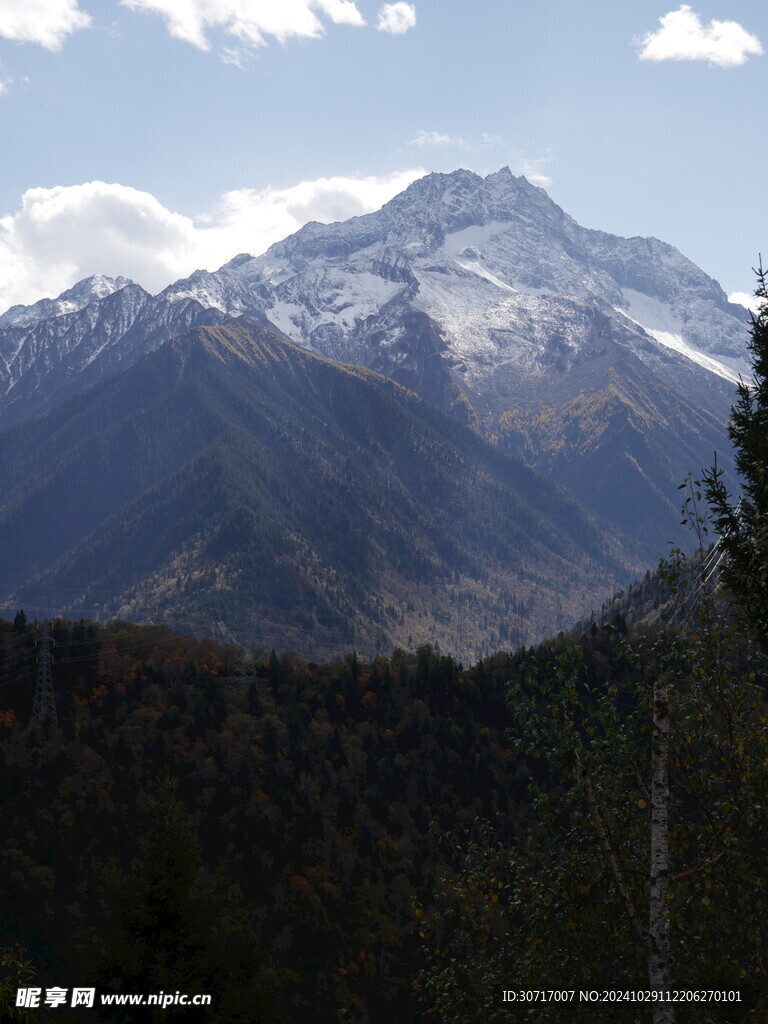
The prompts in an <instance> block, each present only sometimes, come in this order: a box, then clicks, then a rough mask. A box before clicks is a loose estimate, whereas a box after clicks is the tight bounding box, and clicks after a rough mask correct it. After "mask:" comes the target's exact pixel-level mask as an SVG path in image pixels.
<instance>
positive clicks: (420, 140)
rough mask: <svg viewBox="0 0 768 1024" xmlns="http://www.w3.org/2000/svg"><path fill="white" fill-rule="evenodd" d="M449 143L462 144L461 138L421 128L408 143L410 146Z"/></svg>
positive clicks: (445, 144) (443, 144)
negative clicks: (453, 137)
mask: <svg viewBox="0 0 768 1024" xmlns="http://www.w3.org/2000/svg"><path fill="white" fill-rule="evenodd" d="M449 144H453V145H458V146H461V145H462V140H461V139H452V138H451V136H450V135H441V134H440V132H427V131H425V130H424V129H423V128H419V130H418V131H417V132H416V134H415V135H414V137H413V138H412V139H411V140H410V141H409V142H408V143H406V145H408V146H418V147H419V148H421V147H422V146H447V145H449Z"/></svg>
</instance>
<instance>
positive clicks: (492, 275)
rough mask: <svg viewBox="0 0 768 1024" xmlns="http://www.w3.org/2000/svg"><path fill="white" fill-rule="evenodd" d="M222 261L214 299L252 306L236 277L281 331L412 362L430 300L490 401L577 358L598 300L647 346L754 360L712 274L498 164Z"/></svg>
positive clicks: (453, 363)
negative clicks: (578, 213)
mask: <svg viewBox="0 0 768 1024" xmlns="http://www.w3.org/2000/svg"><path fill="white" fill-rule="evenodd" d="M225 276H226V277H227V278H230V279H231V280H232V291H231V293H230V292H229V291H228V290H227V289H226V287H224V284H223V282H221V283H220V284H219V285H218V289H217V290H216V292H215V294H214V291H213V289H211V288H210V285H209V283H208V282H207V281H206V282H201V285H203V286H204V287H205V291H206V295H208V296H210V298H211V300H212V304H213V305H216V306H217V307H218V308H220V309H223V310H225V311H227V312H247V311H248V307H247V302H243V301H242V299H241V298H240V293H239V288H238V287H237V285H240V284H241V283H246V284H247V285H248V287H249V289H250V291H251V295H252V296H253V301H254V305H255V306H256V308H258V309H259V310H260V312H262V313H264V314H265V315H266V316H267V317H269V319H270V320H271V321H272V322H273V323H275V324H276V325H277V326H279V327H280V328H281V329H282V330H283V332H284V333H285V334H286V335H287V336H288V337H290V338H292V339H293V340H294V341H296V342H299V343H300V344H303V345H305V346H307V347H308V348H311V349H312V350H314V351H316V352H319V353H321V354H323V355H326V356H328V357H330V358H333V359H342V360H348V361H352V362H357V361H362V362H369V361H371V360H373V359H375V358H376V357H378V358H379V359H380V360H383V361H385V362H386V361H387V354H389V353H391V355H390V361H391V362H392V363H394V364H395V366H397V364H402V363H407V361H408V359H407V353H406V352H402V351H400V347H399V346H398V341H399V339H400V337H401V335H402V332H403V326H402V325H401V324H398V322H397V321H398V316H399V314H401V313H402V312H404V311H408V312H409V313H412V312H418V313H421V314H424V315H425V316H427V317H429V318H430V320H431V321H432V322H433V323H434V324H436V325H437V330H438V332H439V334H440V336H441V338H442V340H443V350H442V356H441V358H442V360H443V362H444V363H445V364H446V365H447V366H448V367H450V369H451V371H452V377H453V380H454V381H455V383H456V384H457V385H458V387H459V388H460V390H462V391H463V392H465V393H467V394H468V395H470V396H472V398H473V399H474V400H475V401H477V400H479V401H480V403H481V405H485V404H486V402H487V403H488V404H490V406H491V407H492V408H494V407H495V408H498V407H499V400H500V398H501V393H503V391H504V390H505V389H506V387H507V386H508V384H505V380H506V379H507V378H509V376H510V374H511V376H512V377H513V378H515V379H524V378H526V377H528V376H529V375H530V374H534V375H535V374H536V373H537V372H544V373H546V374H548V375H549V374H551V367H552V363H553V361H554V362H556V363H557V364H558V365H560V366H564V365H568V364H572V363H573V362H574V361H575V360H578V358H579V355H580V353H581V352H582V350H583V348H584V346H585V344H586V341H587V337H588V335H589V334H590V331H589V329H588V328H589V323H590V322H591V321H593V320H594V318H595V316H596V315H597V314H600V315H601V317H602V318H603V319H606V320H607V322H608V323H609V324H610V327H611V329H612V331H614V332H615V334H616V335H617V337H619V336H626V337H627V339H629V338H633V337H635V336H637V335H638V334H644V337H645V340H646V341H650V342H651V348H650V350H649V351H650V352H652V351H653V350H654V349H655V350H657V351H658V352H659V353H660V354H662V355H665V354H666V353H667V352H670V351H671V352H677V353H679V354H680V355H682V356H683V357H684V358H685V359H687V360H688V361H692V362H694V363H696V364H698V365H700V366H702V367H703V368H705V369H707V370H709V371H710V372H712V373H715V374H717V375H719V376H721V377H723V378H724V379H726V380H730V381H733V380H735V379H737V374H738V372H743V371H744V370H746V367H747V363H746V349H745V338H746V329H745V323H746V320H747V314H746V312H745V310H744V309H743V307H740V306H733V305H731V304H729V303H728V300H727V298H726V296H725V294H724V292H723V291H722V289H721V288H720V287H719V286H718V285H717V283H716V282H715V281H713V280H712V279H711V278H709V277H707V275H706V274H704V273H703V272H702V271H701V270H699V269H698V267H696V266H695V265H694V264H693V263H691V262H690V261H689V260H687V259H686V258H685V257H684V256H682V255H681V254H680V253H679V252H677V250H675V249H674V248H672V247H671V246H669V245H666V244H665V243H663V242H659V241H658V240H656V239H643V238H633V239H624V238H619V237H617V236H614V235H608V234H606V233H604V232H600V231H591V230H588V229H585V228H582V227H580V226H579V225H578V224H577V223H576V222H575V221H574V220H573V219H572V218H570V217H568V216H567V215H566V214H565V213H564V212H563V211H562V210H561V209H560V208H559V207H558V206H557V205H556V204H555V203H554V202H552V200H551V199H550V198H549V197H548V196H547V195H546V193H545V192H544V191H543V190H542V189H540V188H537V187H535V186H533V185H531V184H530V183H529V182H528V181H526V179H525V178H515V177H514V176H513V175H512V174H511V173H510V172H509V170H508V169H507V168H504V169H503V170H501V171H499V172H498V173H496V174H492V175H489V176H488V177H487V178H481V177H479V176H478V175H476V174H473V173H472V172H470V171H456V172H454V173H453V174H447V175H442V174H432V175H429V176H427V177H426V178H423V179H421V180H420V181H417V182H415V183H414V184H413V185H411V186H410V187H409V188H408V189H407V190H406V191H405V192H403V193H402V194H401V195H399V196H397V197H396V198H395V199H393V200H392V201H391V202H389V203H388V204H387V205H386V206H384V207H383V208H382V209H381V210H380V211H378V212H377V213H373V214H368V215H366V216H363V217H356V218H353V219H352V220H349V221H346V222H344V223H341V224H332V225H322V224H314V223H313V224H308V225H307V226H305V227H304V228H303V229H302V230H301V231H299V232H297V233H296V234H295V235H292V236H291V237H290V238H288V239H285V240H284V241H283V242H279V243H277V244H276V245H274V246H272V248H271V249H269V251H268V252H267V253H265V254H264V255H263V256H261V257H258V258H256V259H252V260H248V259H247V258H244V257H242V256H241V257H238V258H237V259H236V260H235V261H233V262H232V263H231V264H227V265H226V266H224V267H223V268H222V269H221V271H220V272H219V274H217V275H213V277H214V278H219V279H221V278H223V277H225ZM190 283H191V279H190ZM177 294H179V295H192V294H194V292H193V291H192V290H186V291H184V290H181V291H179V292H178V293H177ZM195 297H198V298H200V301H204V300H203V299H202V298H201V297H200V296H199V295H195ZM638 327H640V328H642V329H643V330H642V331H641V332H638V330H637V328H638ZM380 332H382V333H380ZM373 333H376V334H377V340H376V345H375V353H374V352H373V351H367V350H369V349H370V337H371V335H372V334H373ZM638 348H640V349H644V348H645V346H644V345H643V344H639V345H638ZM366 356H368V358H366ZM644 358H648V359H651V356H650V355H648V356H644ZM515 390H517V389H516V388H515Z"/></svg>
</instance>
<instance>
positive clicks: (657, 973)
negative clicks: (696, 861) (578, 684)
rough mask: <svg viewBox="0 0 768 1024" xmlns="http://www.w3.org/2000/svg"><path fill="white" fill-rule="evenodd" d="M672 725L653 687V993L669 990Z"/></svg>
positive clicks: (657, 1021) (661, 684) (666, 696)
mask: <svg viewBox="0 0 768 1024" xmlns="http://www.w3.org/2000/svg"><path fill="white" fill-rule="evenodd" d="M671 724H672V714H671V710H670V693H669V681H668V680H666V679H663V678H662V679H657V680H656V681H655V682H654V687H653V740H652V748H651V769H652V776H651V871H650V886H649V900H648V904H649V906H648V910H649V913H648V935H649V938H650V950H649V955H648V982H649V986H650V988H651V989H653V990H655V991H666V990H668V989H669V987H670V977H669V972H670V964H669V961H670V956H669V951H670V941H669V940H670V929H669V879H670V865H669V733H670V728H671ZM674 1020H675V1007H674V1004H673V1003H654V1008H653V1024H674Z"/></svg>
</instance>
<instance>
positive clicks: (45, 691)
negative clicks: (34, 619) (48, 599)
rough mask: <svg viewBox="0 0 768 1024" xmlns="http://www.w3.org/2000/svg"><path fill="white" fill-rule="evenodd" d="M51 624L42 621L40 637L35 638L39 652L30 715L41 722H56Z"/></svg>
mask: <svg viewBox="0 0 768 1024" xmlns="http://www.w3.org/2000/svg"><path fill="white" fill-rule="evenodd" d="M50 628H51V624H50V622H49V621H48V619H44V620H43V622H41V624H40V636H39V637H38V638H37V640H36V643H37V645H38V647H39V648H40V649H39V652H38V655H37V687H36V688H35V699H34V701H33V703H32V714H33V715H34V716H35V717H36V718H39V719H40V721H41V722H45V721H46V720H48V721H52V722H56V720H57V719H56V695H55V694H54V692H53V675H52V673H51V665H52V663H53V653H52V650H51V648H52V647H53V645H54V643H55V642H56V641H55V640H54V639H53V638H52V637H51V635H50Z"/></svg>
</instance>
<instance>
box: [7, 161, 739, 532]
mask: <svg viewBox="0 0 768 1024" xmlns="http://www.w3.org/2000/svg"><path fill="white" fill-rule="evenodd" d="M242 314H245V315H247V316H250V317H253V318H257V319H268V320H269V321H270V322H271V323H272V324H274V325H275V326H277V327H278V328H279V329H280V331H281V332H282V333H283V334H284V335H285V336H286V337H287V338H289V339H290V340H292V341H294V342H297V343H299V344H300V345H302V346H304V347H306V348H308V349H310V350H311V351H313V352H315V353H318V354H320V355H322V356H325V357H327V358H330V359H332V360H335V361H340V362H347V363H356V364H360V365H364V366H367V367H370V368H372V369H375V370H378V371H379V372H382V373H384V374H386V375H388V376H391V377H393V378H394V379H395V380H397V381H398V382H399V383H401V384H405V385H406V386H408V387H410V388H411V389H413V390H415V391H417V392H419V393H420V394H421V395H422V396H423V397H425V398H427V399H429V400H430V401H432V402H434V403H435V404H437V405H440V406H442V407H443V408H447V409H450V410H451V411H452V412H453V413H454V415H456V416H458V417H459V418H462V419H464V420H465V421H469V422H474V423H476V424H477V425H478V426H479V427H480V429H481V430H482V431H483V432H484V433H486V434H488V435H489V436H493V437H496V438H497V439H498V440H499V442H500V443H501V444H502V445H504V446H506V447H508V448H510V449H511V450H513V451H516V452H519V453H523V454H525V455H526V456H527V457H528V458H529V460H530V461H532V462H534V463H535V464H536V465H537V466H539V468H542V469H544V470H545V471H547V472H549V473H550V474H551V475H553V476H555V478H557V479H559V480H561V482H564V483H566V484H568V486H570V487H571V488H572V489H573V490H575V491H576V493H578V494H579V496H580V497H581V498H582V499H583V500H585V501H587V503H588V504H590V505H591V506H592V507H593V508H595V509H596V510H598V511H599V512H601V513H602V514H604V515H605V514H607V515H609V516H611V517H612V518H614V519H615V520H616V521H617V522H618V523H619V524H620V525H622V526H623V527H624V528H625V529H630V528H631V529H632V530H633V531H634V532H636V533H637V532H639V533H643V531H644V529H645V527H647V529H646V530H645V532H646V533H647V534H648V536H649V538H650V539H649V543H651V542H652V543H656V542H657V540H658V536H659V531H660V530H664V529H666V525H665V524H666V523H667V521H668V520H670V516H672V517H674V514H675V512H674V510H673V502H674V501H676V500H677V499H676V490H675V488H676V485H677V483H678V482H679V479H680V477H681V476H682V475H684V474H685V473H686V472H688V471H689V470H691V471H694V472H696V471H698V469H700V468H701V465H702V464H708V462H709V461H710V460H711V453H712V449H713V448H718V449H719V450H720V451H721V452H724V451H727V449H728V442H727V438H726V434H725V430H724V424H725V422H726V421H727V417H728V410H729V406H730V402H731V400H732V396H733V385H734V382H735V381H736V380H737V379H738V375H739V373H743V372H745V371H746V370H747V368H748V360H747V349H746V340H747V337H748V331H747V321H748V315H747V313H746V310H744V308H743V307H741V306H734V305H732V304H730V303H729V302H728V300H727V298H726V296H725V293H724V292H723V291H722V289H721V288H720V287H719V285H718V284H717V283H716V282H715V281H714V280H713V279H712V278H710V277H708V276H707V275H706V274H705V273H704V272H703V271H701V270H700V269H699V268H698V267H696V266H695V265H694V264H693V263H691V262H690V261H689V260H688V259H686V258H685V257H684V256H683V255H681V254H680V253H679V252H678V251H677V250H676V249H674V248H673V247H671V246H669V245H666V244H665V243H663V242H660V241H658V240H657V239H653V238H630V239H626V238H620V237H617V236H615V235H610V234H606V233H604V232H601V231H594V230H589V229H586V228H583V227H581V226H580V225H579V224H577V223H576V222H575V221H574V220H573V219H572V218H571V217H569V216H568V215H567V214H566V213H564V212H563V211H562V210H561V209H560V207H558V206H557V205H556V204H555V203H554V202H553V201H552V200H551V199H550V198H549V197H548V196H547V194H546V193H545V192H544V191H543V190H542V189H540V188H537V187H535V186H533V185H531V184H530V183H529V182H528V181H527V180H526V179H525V178H517V177H515V176H513V175H512V174H511V173H510V171H509V169H508V168H504V169H502V170H501V171H499V172H497V173H496V174H491V175H489V176H488V177H485V178H483V177H480V176H479V175H477V174H474V173H472V172H470V171H466V170H458V171H455V172H453V173H452V174H430V175H428V176H426V177H425V178H422V179H421V180H419V181H417V182H414V183H413V184H412V185H411V186H410V187H409V188H408V189H406V190H405V191H404V192H403V193H401V194H400V195H398V196H396V197H395V198H394V199H392V200H391V201H390V202H389V203H387V204H386V205H385V206H384V207H383V208H382V209H381V210H379V211H377V212H376V213H372V214H367V215H365V216H361V217H354V218H352V219H350V220H348V221H345V222H343V223H338V224H330V225H324V224H318V223H310V224H307V225H306V226H305V227H304V228H302V229H301V230H300V231H298V232H296V233H295V234H294V235H291V236H290V237H289V238H286V239H284V240H283V241H281V242H278V243H277V244H275V245H273V246H272V247H271V248H270V249H269V250H268V251H267V252H266V253H264V255H262V256H258V257H256V258H254V257H251V256H249V255H247V254H241V255H240V256H237V257H235V258H234V259H233V260H231V261H230V262H229V263H227V264H225V265H224V266H223V267H222V268H221V269H220V270H219V271H217V272H215V273H209V272H207V271H196V272H195V273H194V274H192V275H191V276H190V277H189V278H187V279H185V280H183V281H178V282H176V283H175V284H173V285H171V286H169V287H168V288H166V289H165V290H164V291H163V292H161V293H160V294H159V295H158V296H155V297H151V296H149V295H147V293H146V292H144V291H143V290H142V289H140V288H139V287H138V286H136V285H133V284H130V283H128V282H125V281H124V280H122V279H120V280H118V281H116V282H112V281H109V279H105V278H92V279H89V281H88V282H83V283H82V284H81V285H78V286H76V287H75V288H74V289H71V290H70V291H69V292H67V293H65V294H64V295H63V296H61V297H60V298H59V299H57V300H43V301H42V302H40V303H36V304H35V305H34V306H31V307H26V308H22V307H14V308H13V309H12V310H9V311H8V313H6V314H5V315H4V316H3V317H0V386H2V390H3V392H4V395H3V396H2V397H0V422H6V423H8V422H14V421H19V420H21V419H23V418H26V417H29V416H30V415H33V414H34V413H36V412H39V411H42V410H45V409H47V408H51V407H52V406H53V405H55V404H56V403H57V402H58V401H60V400H61V399H63V398H64V397H66V396H68V395H70V394H72V393H74V392H76V391H77V390H81V389H82V388H84V387H85V386H87V385H89V384H90V383H92V382H94V381H95V380H97V379H99V378H101V377H104V376H108V375H109V374H110V373H113V372H115V371H116V370H117V369H119V368H121V367H123V366H127V365H130V364H132V363H133V362H135V361H136V359H138V358H139V357H140V356H141V355H143V354H144V353H145V352H147V351H149V350H150V349H152V348H153V347H157V345H159V344H160V343H161V342H162V341H164V340H165V339H167V338H168V337H170V336H171V335H172V334H173V333H176V332H178V331H180V330H183V329H184V328H186V327H188V326H192V325H194V324H197V323H205V322H208V323H214V322H219V321H220V320H223V319H225V318H227V317H231V316H240V315H242ZM606 418H607V419H606ZM609 451H610V452H612V453H613V454H612V455H611V457H610V458H608V455H607V454H606V453H607V452H609ZM604 456H605V458H606V459H607V463H606V464H610V465H611V467H612V469H611V472H610V473H609V475H608V477H607V478H606V479H604V480H603V482H602V483H601V482H600V481H599V480H596V479H595V475H596V473H597V472H598V468H599V467H601V466H603V463H602V462H601V459H603V457H604ZM585 459H591V460H592V461H595V459H596V460H597V462H596V464H595V465H594V466H592V468H591V469H590V474H589V478H588V477H587V475H585V473H584V472H583V470H584V467H585V465H586V463H585V462H584V460H585ZM617 474H618V475H617ZM622 474H623V475H622ZM630 478H631V479H630ZM622 485H623V486H624V487H625V488H626V490H627V493H632V494H633V495H634V497H633V499H632V500H631V501H630V502H629V504H628V509H627V512H626V514H625V513H621V514H619V513H616V514H614V512H615V509H614V506H617V501H616V493H617V488H620V487H621V486H622ZM643 496H644V498H643ZM641 499H643V500H641ZM618 504H619V505H620V504H621V502H618ZM651 506H653V508H654V509H655V511H653V512H648V511H647V509H648V508H650V507H651ZM638 516H639V517H640V521H639V522H637V521H636V520H637V518H638ZM627 517H628V518H627ZM646 520H647V522H646Z"/></svg>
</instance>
